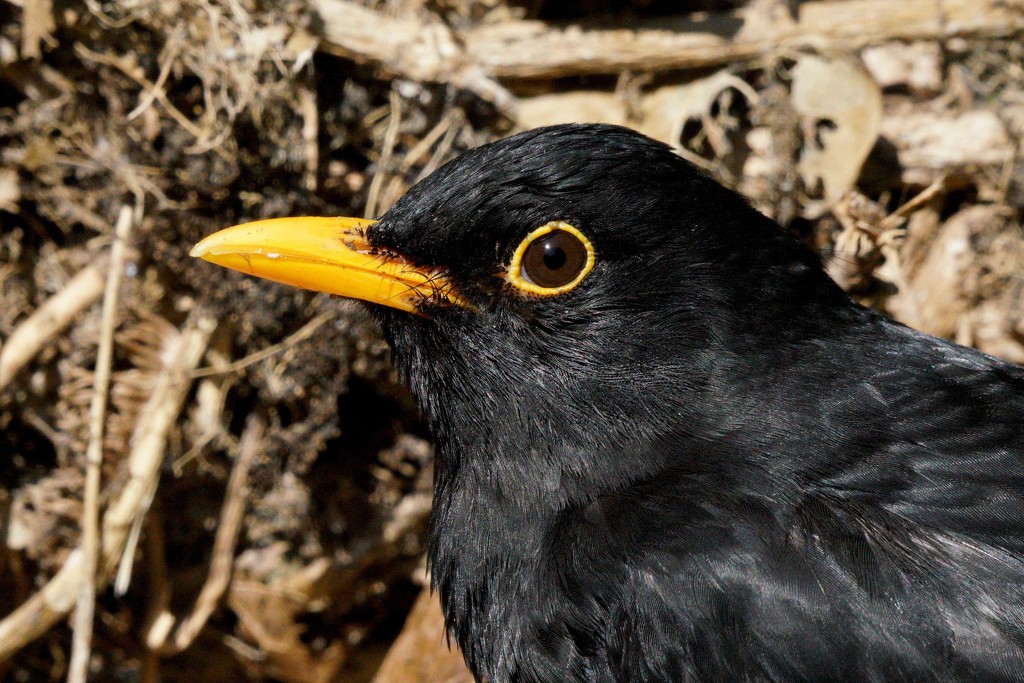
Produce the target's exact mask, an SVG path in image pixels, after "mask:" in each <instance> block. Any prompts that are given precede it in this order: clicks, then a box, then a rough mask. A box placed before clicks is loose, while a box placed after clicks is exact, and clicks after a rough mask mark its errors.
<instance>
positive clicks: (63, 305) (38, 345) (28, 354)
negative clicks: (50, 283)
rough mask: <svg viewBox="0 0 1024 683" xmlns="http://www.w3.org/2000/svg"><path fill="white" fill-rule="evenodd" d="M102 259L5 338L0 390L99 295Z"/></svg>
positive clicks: (0, 353) (101, 289)
mask: <svg viewBox="0 0 1024 683" xmlns="http://www.w3.org/2000/svg"><path fill="white" fill-rule="evenodd" d="M103 261H105V259H103ZM103 261H100V262H98V263H96V264H94V265H91V266H88V267H86V268H83V269H82V270H81V271H80V272H79V273H78V274H77V275H75V276H74V277H73V278H71V280H69V281H68V283H67V285H65V287H64V289H62V290H60V291H59V292H58V293H56V294H54V295H53V296H52V297H50V298H49V299H47V300H46V302H45V303H43V305H42V306H40V307H39V308H38V309H36V312H35V313H33V314H32V315H30V316H29V317H28V318H26V319H25V320H24V321H23V322H22V323H21V324H20V325H18V328H17V329H16V330H14V332H13V333H12V334H11V336H10V337H8V338H7V342H6V343H5V344H4V345H3V348H0V391H2V390H3V388H4V387H5V386H7V384H8V383H10V381H11V380H12V379H14V375H15V374H17V372H18V371H19V370H20V369H21V368H22V367H23V366H24V365H25V364H26V363H28V362H29V361H30V360H32V358H33V357H34V356H35V355H36V354H37V353H39V352H40V351H41V350H42V349H43V347H45V346H46V345H47V344H49V343H50V342H52V341H53V337H54V336H55V335H56V334H58V333H59V332H60V331H61V330H63V329H64V328H65V327H67V326H68V325H70V324H71V321H72V320H73V319H74V318H75V316H76V315H78V314H79V313H81V312H82V311H84V310H85V309H86V308H88V307H89V306H91V305H92V304H93V303H94V302H95V301H96V300H97V299H99V298H100V294H102V293H103V282H104V279H103V268H104V263H103Z"/></svg>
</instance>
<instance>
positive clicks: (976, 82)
mask: <svg viewBox="0 0 1024 683" xmlns="http://www.w3.org/2000/svg"><path fill="white" fill-rule="evenodd" d="M940 7H941V11H940ZM1022 33H1024V6H1022V5H1021V4H1020V3H1017V2H1005V1H1001V0H969V1H968V0H947V1H946V2H944V3H936V2H934V1H933V0H908V1H907V2H900V3H893V2H888V0H817V1H814V2H799V1H796V0H788V1H787V0H753V1H752V2H741V1H739V0H736V1H734V2H728V1H715V0H703V1H701V0H693V1H691V2H668V1H661V0H646V1H644V0H636V1H634V2H627V1H625V0H569V1H566V2H556V1H555V0H360V1H358V2H350V1H347V0H312V1H311V2H308V3H305V2H298V1H297V0H293V1H289V0H284V1H282V2H259V1H257V0H183V1H182V2H169V1H166V0H163V1H162V0H130V1H128V2H105V1H104V0H86V2H84V3H76V2H63V1H59V2H55V1H53V0H3V1H2V2H0V141H2V143H0V344H2V345H0V532H2V538H3V541H4V542H3V544H0V676H2V678H3V680H11V681H45V680H64V679H66V678H67V677H68V672H69V666H70V661H71V659H70V658H71V654H72V650H73V647H72V642H73V640H75V639H76V638H77V639H78V645H79V647H80V648H82V647H84V648H85V649H81V650H79V651H80V652H83V653H85V654H86V656H87V659H86V660H83V661H85V662H86V663H87V665H88V666H87V668H88V677H89V679H90V680H94V681H158V680H162V681H197V680H201V681H211V682H217V681H238V680H279V681H287V682H289V683H292V682H294V683H319V682H327V681H353V682H357V683H358V682H362V681H370V680H371V679H373V677H374V676H375V675H377V673H378V670H380V667H381V662H382V661H383V660H384V658H385V656H386V655H387V653H388V651H389V650H390V649H392V648H393V645H394V644H395V642H396V639H398V638H399V634H400V633H402V629H403V625H404V624H405V623H406V617H407V615H408V614H409V613H410V610H411V609H412V608H413V606H414V604H415V605H416V606H417V611H416V613H415V614H416V617H415V618H414V619H413V620H411V622H410V625H409V626H408V627H407V628H406V631H405V633H404V634H403V635H402V638H401V639H399V641H398V642H399V644H398V645H397V646H395V647H396V648H398V649H396V650H395V651H394V652H393V654H392V656H391V658H390V659H389V660H388V663H387V664H386V665H385V668H384V669H383V670H381V671H380V674H379V676H378V678H377V681H378V683H390V682H392V681H413V680H453V681H454V680H468V679H467V678H466V674H465V672H459V669H458V666H456V665H454V664H452V661H453V660H452V659H451V657H446V656H445V655H444V653H445V652H446V648H445V646H444V645H443V644H442V642H441V640H442V638H441V632H442V631H441V627H440V625H439V623H438V618H437V612H436V608H435V607H433V603H432V602H431V599H430V598H429V596H425V595H424V596H423V597H420V598H419V600H418V597H419V596H421V594H422V590H423V585H424V583H425V580H426V579H425V576H424V560H423V552H424V544H425V537H424V534H425V528H426V521H427V516H428V514H429V509H430V489H431V463H432V446H431V442H430V438H429V435H428V434H427V433H426V432H425V430H424V428H423V426H422V424H421V422H420V421H419V419H418V417H417V414H416V410H415V407H414V406H413V405H412V403H411V401H410V399H409V397H408V395H407V394H406V392H405V391H404V389H403V388H402V387H401V386H400V385H399V384H398V382H397V380H396V377H395V376H394V374H393V372H392V370H391V368H390V366H389V362H388V349H387V348H386V345H385V344H384V343H383V342H382V341H381V339H380V336H379V333H378V331H377V329H376V328H375V327H374V324H373V322H372V321H371V319H370V318H369V316H368V315H367V314H366V313H365V312H364V310H363V309H362V308H361V307H360V306H359V305H357V304H353V303H350V302H345V301H341V300H338V299H333V298H330V297H328V296H325V295H316V294H311V293H308V292H303V291H298V290H295V289H290V288H286V287H283V286H277V285H274V284H271V283H268V282H262V281H256V280H254V279H250V278H246V277H243V276H241V275H238V274H236V273H232V272H229V271H226V270H222V269H214V268H213V267H212V266H205V265H204V264H201V263H198V262H196V261H195V260H193V259H190V258H189V257H188V251H189V249H190V247H191V246H192V245H193V244H194V243H195V242H196V241H198V240H199V239H200V238H201V237H203V236H204V235H206V234H209V233H211V232H213V231H215V230H217V229H219V228H222V227H226V226H229V225H233V224H235V223H239V222H243V221H246V220H253V219H258V218H269V217H276V216H285V215H353V216H361V215H365V216H371V217H372V216H376V215H379V214H380V213H381V212H383V211H384V210H386V208H387V207H388V206H389V205H390V204H391V203H393V202H394V201H396V200H397V199H398V198H399V197H400V196H401V194H402V193H403V192H404V191H405V190H406V189H407V188H408V187H410V186H411V185H412V184H413V183H415V182H416V181H417V180H418V179H420V178H422V177H424V176H425V175H427V174H429V173H430V172H431V171H432V170H434V169H435V168H437V167H438V165H440V164H441V163H443V162H444V161H446V160H448V159H450V158H452V157H454V156H456V155H457V154H459V152H461V151H463V150H465V149H468V148H470V147H473V146H476V145H478V144H481V143H483V142H486V141H489V140H493V139H496V138H498V137H501V136H502V135H505V134H508V133H510V132H512V131H515V130H519V129H523V128H530V127H534V126H539V125H545V124H549V123H556V122H561V121H607V122H614V123H621V124H624V125H630V126H633V127H635V128H638V129H639V130H641V131H643V132H645V133H647V134H649V135H652V136H654V137H657V138H660V139H663V140H665V141H666V142H669V143H671V144H673V145H675V146H676V147H677V149H678V150H679V153H680V154H681V155H683V156H684V157H686V158H688V159H690V160H691V161H693V162H694V163H695V164H697V165H699V166H700V167H701V168H703V169H704V170H705V172H707V173H709V174H711V175H713V176H714V177H716V178H717V179H718V180H719V181H721V182H723V183H724V184H726V185H729V186H731V187H734V188H736V189H737V190H739V191H740V192H742V193H743V194H745V195H746V196H747V197H749V198H750V201H751V202H752V203H753V204H754V205H755V206H756V207H757V208H758V209H760V210H761V211H763V212H764V213H766V214H768V215H770V216H772V217H774V218H775V219H777V220H778V221H779V222H780V223H782V224H783V225H784V226H785V227H786V228H788V229H790V230H792V231H794V232H795V233H796V234H798V235H800V236H801V237H803V238H804V239H806V240H807V241H808V242H809V243H811V244H812V245H813V246H814V247H815V248H816V249H817V250H818V251H819V253H820V254H821V256H822V260H823V262H824V263H825V264H826V267H827V268H828V269H829V272H830V273H831V274H832V275H833V277H835V278H836V279H837V280H838V281H839V282H840V283H841V284H842V285H843V286H844V287H845V288H846V289H847V290H848V291H849V292H850V293H851V294H852V295H853V296H855V297H857V298H858V299H860V300H861V301H862V302H863V303H865V304H866V305H869V306H872V307H875V308H877V309H879V310H882V311H884V312H886V313H888V314H890V315H892V316H894V317H896V318H897V319H899V320H901V321H903V322H905V323H907V324H909V325H911V326H914V327H917V328H919V329H922V330H925V331H927V332H930V333H933V334H938V335H942V336H946V337H950V338H953V339H956V340H957V341H959V342H961V343H964V344H969V345H973V346H976V347H978V348H980V349H982V350H984V351H987V352H990V353H993V354H995V355H999V356H1002V357H1004V358H1007V359H1009V360H1011V361H1014V362H1018V363H1024V230H1022V227H1021V209H1022V208H1024V157H1022V147H1021V142H1020V141H1021V138H1022V132H1024V43H1022V42H1021V40H1020V38H1021V34H1022ZM112 277H116V281H115V282H114V283H113V285H111V286H109V287H108V280H109V279H110V278H112ZM105 290H109V291H105ZM102 397H108V398H107V400H106V404H105V406H104V405H102V401H101V400H100V399H102ZM100 456H101V457H102V461H100V459H99V458H100ZM90 462H91V463H92V467H93V469H92V472H93V476H91V477H90V475H89V467H88V466H87V465H88V463H90ZM96 474H98V475H100V476H99V478H98V479H97V478H96V477H95V475H96ZM97 484H98V486H97ZM88 519H96V520H98V524H99V532H98V540H96V539H97V536H95V535H93V534H92V532H91V531H90V532H87V533H86V534H85V535H84V536H83V532H82V528H83V524H85V522H84V521H83V520H88ZM86 526H88V525H87V524H86ZM93 551H95V552H97V553H98V557H99V559H98V566H97V570H96V573H95V575H96V580H95V581H94V582H93V581H90V576H91V575H92V572H91V571H89V569H88V568H89V566H90V565H89V562H90V560H89V558H90V556H91V553H92V552H93ZM90 587H93V588H94V589H95V592H96V603H95V617H94V619H92V622H91V623H93V624H94V627H93V632H92V637H91V644H90V643H89V641H87V640H86V639H85V636H86V634H87V629H85V628H84V626H83V625H82V622H81V621H79V622H75V621H74V620H73V618H72V617H71V616H70V615H71V614H72V613H73V612H74V611H75V604H76V600H79V596H80V595H81V593H82V591H83V589H85V590H86V594H88V590H89V589H90ZM82 604H83V605H88V604H90V603H89V600H88V598H86V599H85V602H84V603H82ZM82 609H87V608H86V607H83V608H82ZM82 614H86V615H87V612H82ZM85 623H89V620H88V619H85ZM454 661H456V663H457V656H456V659H455V660H454ZM428 662H433V664H430V663H428ZM439 662H440V663H439ZM431 666H434V667H435V668H430V667H431ZM442 672H443V673H442Z"/></svg>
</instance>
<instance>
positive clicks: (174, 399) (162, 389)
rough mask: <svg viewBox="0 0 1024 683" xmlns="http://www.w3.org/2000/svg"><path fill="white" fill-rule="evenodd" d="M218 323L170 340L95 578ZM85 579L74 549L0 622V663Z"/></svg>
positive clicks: (141, 507)
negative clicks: (37, 588) (32, 592)
mask: <svg viewBox="0 0 1024 683" xmlns="http://www.w3.org/2000/svg"><path fill="white" fill-rule="evenodd" d="M215 327H216V320H215V319H214V318H212V317H207V316H201V317H198V319H196V320H195V321H194V322H193V323H191V324H190V325H189V326H188V327H187V328H186V329H185V330H184V331H183V332H182V333H181V334H180V335H179V336H177V338H175V339H173V340H169V341H168V348H167V354H166V355H165V356H164V357H165V358H166V359H167V360H166V363H165V365H164V368H163V370H162V371H161V372H160V375H159V377H158V378H157V381H156V383H155V385H154V388H153V393H152V395H151V397H150V399H149V401H148V402H147V403H146V405H145V406H144V407H143V409H142V411H141V413H140V414H139V419H138V422H137V427H136V430H135V433H134V435H133V436H132V444H133V445H132V450H131V453H130V454H129V457H128V473H129V478H128V480H127V481H126V482H125V483H124V486H123V487H122V488H121V489H120V491H119V492H118V494H117V496H116V497H115V498H114V499H113V500H112V501H111V504H110V505H109V506H108V508H107V511H106V514H104V516H103V534H102V542H103V544H102V556H101V563H100V570H99V572H98V580H99V582H100V584H101V585H102V584H105V583H106V582H107V581H109V579H110V576H111V574H112V573H113V570H114V568H115V567H116V566H117V564H118V561H119V558H120V555H121V552H122V551H123V549H124V547H125V544H126V543H127V541H128V533H129V531H130V530H131V528H132V526H133V524H134V522H135V520H136V519H137V518H139V517H140V516H141V515H143V514H145V511H146V507H147V505H148V503H149V501H150V500H151V498H152V492H153V491H154V490H155V488H156V483H157V479H158V477H159V474H160V464H161V462H162V461H163V453H164V446H165V445H166V442H167V435H168V432H169V431H170V429H171V425H173V424H174V421H175V420H176V419H177V416H178V414H179V413H180V412H181V407H182V404H183V403H184V400H185V395H186V394H187V392H188V389H189V387H190V386H191V383H192V376H191V373H190V371H191V370H192V369H193V368H194V367H195V366H196V364H197V363H198V362H199V359H200V358H202V356H203V353H204V351H205V350H206V345H207V342H208V341H209V338H210V335H211V333H212V332H213V329H214V328H215ZM87 579H88V577H87V576H86V574H85V571H84V554H83V552H82V549H81V548H79V549H76V550H74V551H73V552H72V553H71V554H70V555H69V556H68V559H67V561H66V562H65V563H64V566H63V567H61V569H60V571H58V572H57V574H56V575H54V577H53V578H52V579H50V581H49V582H48V583H47V584H46V585H45V586H44V587H43V588H42V590H40V591H39V592H38V593H36V594H35V595H33V596H32V597H31V598H29V599H28V600H26V601H25V602H24V603H23V604H22V605H20V606H19V607H18V608H17V609H16V610H14V611H13V612H12V613H10V614H8V615H7V616H6V617H5V618H4V620H3V621H0V662H2V661H4V660H6V659H8V658H10V657H11V656H12V655H13V654H14V653H15V652H17V651H18V650H19V649H20V648H21V647H23V646H25V645H27V644H28V643H30V642H32V641H33V640H35V639H36V638H38V637H39V636H40V635H42V634H43V633H45V632H46V630H47V629H49V628H50V627H51V626H52V625H53V624H54V623H56V622H57V621H58V620H60V619H61V618H63V617H64V616H65V615H66V614H67V613H68V612H69V611H70V610H71V608H72V607H73V606H74V604H75V600H76V599H77V597H78V595H79V593H80V592H81V589H82V583H83V582H84V581H86V580H87Z"/></svg>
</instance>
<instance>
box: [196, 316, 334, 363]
mask: <svg viewBox="0 0 1024 683" xmlns="http://www.w3.org/2000/svg"><path fill="white" fill-rule="evenodd" d="M332 317H333V316H332V315H328V314H326V313H321V314H320V315H318V316H317V317H315V318H313V319H312V320H310V321H309V322H308V323H306V324H305V325H303V326H302V327H300V328H299V329H297V330H296V331H295V332H293V333H291V334H290V335H288V336H287V337H285V338H284V339H282V340H281V341H280V342H278V343H277V344H274V345H272V346H268V347H267V348H265V349H263V350H261V351H257V352H256V353H252V354H249V355H248V356H246V357H245V358H239V359H238V360H236V361H233V362H231V363H219V364H217V365H212V366H208V367H205V368H198V369H196V370H193V371H192V377H209V376H210V375H226V374H228V373H230V372H238V371H239V370H243V369H245V368H247V367H249V366H250V365H252V364H253V363H259V362H260V361H261V360H264V359H267V358H270V357H271V356H274V355H275V354H278V353H280V352H281V351H284V350H286V349H289V348H291V347H293V346H295V345H296V344H300V343H302V342H304V341H306V340H307V339H309V338H310V337H312V336H313V333H314V332H316V331H317V330H319V329H320V326H321V325H323V324H324V323H325V322H327V321H328V320H330V319H331V318H332Z"/></svg>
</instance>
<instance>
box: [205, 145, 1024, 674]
mask: <svg viewBox="0 0 1024 683" xmlns="http://www.w3.org/2000/svg"><path fill="white" fill-rule="evenodd" d="M193 253H194V254H195V255H198V256H202V257H203V258H206V259H208V260H210V261H213V262H215V263H221V264H224V265H228V266H230V267H235V268H238V269H240V270H243V271H245V272H251V273H254V274H256V275H262V276H265V277H269V278H271V279H275V280H279V281H283V282H289V283H293V284H299V285H303V286H306V287H311V288H314V289H319V290H321V291H329V292H335V293H339V294H343V295H347V296H355V297H359V298H363V299H367V300H370V301H374V302H376V303H377V304H385V306H374V308H375V309H376V310H377V312H378V313H379V316H380V319H381V320H382V323H383V329H384V332H385V334H386V336H387V338H388V339H389V341H390V342H391V345H392V347H393V349H394V356H395V361H396V363H397V366H398V368H399V370H400V372H401V373H402V375H403V376H404V377H405V379H406V380H407V382H408V385H409V387H410V389H411V390H412V392H413V394H414V396H415V397H416V399H417V400H418V402H419V405H420V407H421V409H422V411H423V412H424V413H425V415H426V417H427V419H428V421H429V425H430V427H431V429H432V431H433V434H434V436H435V438H436V440H437V446H438V454H437V463H436V480H435V489H434V512H433V517H432V521H431V531H430V534H431V537H430V554H429V560H430V568H431V571H432V573H433V581H434V585H435V586H436V588H437V589H438V590H439V591H440V596H441V601H442V604H443V606H444V612H445V616H446V619H447V624H448V628H449V629H450V632H451V633H452V634H453V636H454V637H455V639H456V640H457V641H458V643H459V645H460V646H461V647H462V649H463V651H464V653H465V656H466V659H467V661H468V663H469V666H470V668H471V669H472V670H473V672H474V673H475V675H476V676H477V677H478V679H480V680H485V681H488V682H489V683H506V682H512V681H521V682H524V683H525V682H548V681H601V682H609V681H690V680H706V681H726V680H729V681H732V680H776V681H824V680H828V681H834V680H874V681H881V680H885V681H890V680H892V681H929V680H937V681H938V680H941V681H952V680H958V681H959V680H981V681H998V680H1024V371H1022V369H1021V368H1018V367H1016V366H1013V365H1010V364H1007V363H1005V362H1003V361H1001V360H998V359H996V358H993V357H991V356H987V355H985V354H983V353H979V352H977V351H973V350H971V349H968V348H964V347H962V346H958V345H956V344H953V343H951V342H949V341H946V340H943V339H938V338H935V337H931V336H928V335H925V334H922V333H920V332H916V331H914V330H911V329H908V328H906V327H904V326H902V325H900V324H897V323H895V322H892V321H891V320H888V319H886V318H885V317H883V316H881V315H878V314H876V313H874V312H872V311H870V310H867V309H865V308H863V307H861V306H859V305H857V304H856V303H853V302H852V301H851V300H850V299H848V298H847V296H846V295H845V294H844V293H843V291H842V290H841V289H840V288H839V287H838V286H836V285H835V284H834V283H833V282H832V281H831V280H830V279H829V278H828V277H827V276H826V275H825V273H824V272H823V270H822V268H821V266H820V263H819V261H818V259H817V258H816V257H815V255H814V254H813V252H811V251H810V250H809V249H808V248H807V247H805V246H804V245H803V244H802V243H801V242H800V241H799V240H797V239H795V238H793V237H791V236H789V235H788V234H787V233H785V232H784V231H783V230H782V229H781V228H779V226H777V225H776V224H774V223H773V222H772V221H770V220H769V219H767V218H765V217H764V216H762V215H760V214H759V213H757V212H756V211H754V210H753V209H752V208H750V207H749V206H748V205H747V204H746V203H745V202H744V201H743V200H742V199H741V198H740V197H739V196H737V195H736V194H734V193H733V192H731V191H729V190H726V189H725V188H723V187H721V186H719V185H718V184H716V183H715V182H713V181H711V180H709V179H708V178H706V177H704V176H702V175H701V174H700V173H698V172H697V171H695V170H694V168H693V167H692V166H690V165H689V164H688V163H687V162H685V161H683V160H682V159H680V158H679V157H677V156H676V155H675V154H673V152H672V151H671V150H670V149H669V148H668V147H666V146H665V145H662V144H660V143H658V142H654V141H652V140H649V139H647V138H645V137H643V136H641V135H639V134H637V133H634V132H632V131H629V130H627V129H624V128H618V127H610V126H593V125H568V126H556V127H552V128H543V129H539V130H533V131H529V132H526V133H522V134H519V135H515V136H513V137H510V138H507V139H505V140H501V141H499V142H496V143H493V144H489V145H485V146H483V147H480V148H477V149H474V150H472V151H470V152H468V153H466V154H465V155H463V156H462V157H460V158H458V159H456V160H455V161H453V162H451V163H449V164H448V165H447V166H445V167H443V168H442V169H440V170H439V171H437V172H436V173H434V174H433V175H431V176H430V177H429V178H427V179H426V180H424V181H423V182H421V183H420V184H418V185H416V186H415V187H414V188H412V189H411V190H410V191H409V193H408V194H407V195H406V196H405V197H404V198H403V199H402V200H401V201H400V202H399V203H398V204H396V205H395V206H394V208H392V209H391V210H390V211H388V212H387V213H386V214H385V215H384V216H383V217H382V218H381V219H380V220H379V221H378V222H368V221H360V220H355V219H323V218H321V219H279V220H276V221H263V222H260V223H255V224H250V225H247V226H240V227H236V228H231V229H229V230H226V231H223V232H221V233H218V234H216V235H214V236H211V237H210V238H208V239H207V240H205V241H203V242H202V243H200V244H199V245H198V246H197V247H196V248H195V250H194V252H193Z"/></svg>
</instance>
